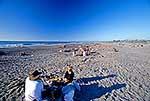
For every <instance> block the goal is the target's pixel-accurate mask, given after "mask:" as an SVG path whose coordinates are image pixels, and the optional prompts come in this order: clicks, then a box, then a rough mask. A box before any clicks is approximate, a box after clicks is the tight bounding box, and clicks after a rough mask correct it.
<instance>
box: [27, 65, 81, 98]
mask: <svg viewBox="0 0 150 101" xmlns="http://www.w3.org/2000/svg"><path fill="white" fill-rule="evenodd" d="M40 75H41V72H39V71H38V70H31V71H30V72H29V76H28V77H27V78H26V81H25V101H42V100H43V99H47V100H48V101H49V100H50V99H49V98H48V97H47V95H50V94H51V92H53V90H52V89H51V87H47V88H46V86H45V85H44V81H43V79H42V78H41V76H40ZM52 82H53V81H52ZM61 84H62V85H63V86H61V90H60V93H61V96H60V99H59V101H61V99H63V101H73V96H74V93H75V90H76V89H77V90H79V91H80V86H79V84H78V83H77V82H76V81H75V80H74V72H73V67H72V66H71V65H69V66H67V67H66V72H65V75H64V77H63V78H61Z"/></svg>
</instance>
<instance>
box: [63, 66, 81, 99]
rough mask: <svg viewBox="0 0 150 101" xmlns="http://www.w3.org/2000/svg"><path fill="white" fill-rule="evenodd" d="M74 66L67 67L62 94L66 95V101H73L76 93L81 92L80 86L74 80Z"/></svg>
mask: <svg viewBox="0 0 150 101" xmlns="http://www.w3.org/2000/svg"><path fill="white" fill-rule="evenodd" d="M72 69H73V67H72V66H67V68H66V73H65V76H64V81H65V84H66V85H65V86H64V87H63V88H62V94H63V95H64V97H63V98H64V101H73V97H74V93H75V91H76V90H78V91H80V86H79V84H78V83H77V82H76V81H75V80H73V78H74V72H73V70H72Z"/></svg>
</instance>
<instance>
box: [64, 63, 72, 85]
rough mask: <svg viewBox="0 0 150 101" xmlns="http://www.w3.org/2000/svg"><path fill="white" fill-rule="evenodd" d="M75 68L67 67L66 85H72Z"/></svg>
mask: <svg viewBox="0 0 150 101" xmlns="http://www.w3.org/2000/svg"><path fill="white" fill-rule="evenodd" d="M72 69H73V67H72V66H70V65H69V66H67V67H66V73H65V76H64V81H65V83H66V84H67V83H71V82H72V81H73V78H74V72H73V70H72Z"/></svg>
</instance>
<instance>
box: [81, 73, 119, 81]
mask: <svg viewBox="0 0 150 101" xmlns="http://www.w3.org/2000/svg"><path fill="white" fill-rule="evenodd" d="M116 76H117V75H115V74H111V75H107V76H96V77H91V78H81V79H80V80H81V81H82V82H84V83H88V82H91V81H97V80H102V79H105V78H113V77H116Z"/></svg>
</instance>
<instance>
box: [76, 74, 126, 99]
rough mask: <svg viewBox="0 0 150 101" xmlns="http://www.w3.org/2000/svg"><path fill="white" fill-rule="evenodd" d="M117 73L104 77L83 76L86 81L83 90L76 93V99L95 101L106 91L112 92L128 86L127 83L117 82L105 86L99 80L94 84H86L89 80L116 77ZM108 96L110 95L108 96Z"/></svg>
mask: <svg viewBox="0 0 150 101" xmlns="http://www.w3.org/2000/svg"><path fill="white" fill-rule="evenodd" d="M115 76H116V75H108V76H103V77H92V78H81V80H82V81H83V82H84V85H82V86H81V92H78V93H77V94H76V98H75V101H93V100H94V99H96V98H100V97H101V96H103V95H105V94H106V93H111V92H112V90H117V89H120V88H123V87H126V84H125V83H123V84H115V85H112V86H110V87H103V86H101V85H100V84H98V83H97V82H95V83H94V84H89V85H86V84H87V83H88V82H91V81H97V80H102V79H105V78H111V77H115ZM106 97H108V96H106Z"/></svg>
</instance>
